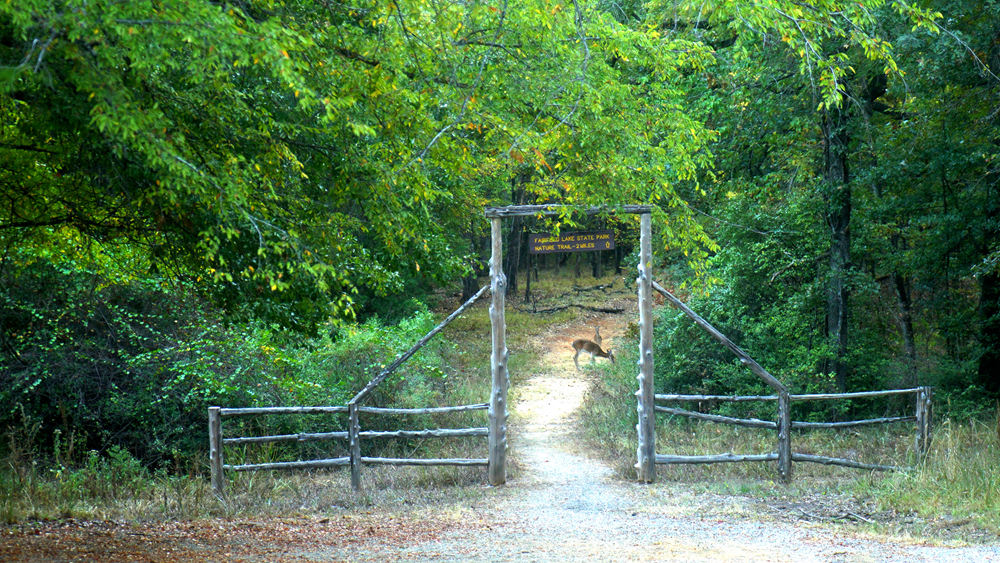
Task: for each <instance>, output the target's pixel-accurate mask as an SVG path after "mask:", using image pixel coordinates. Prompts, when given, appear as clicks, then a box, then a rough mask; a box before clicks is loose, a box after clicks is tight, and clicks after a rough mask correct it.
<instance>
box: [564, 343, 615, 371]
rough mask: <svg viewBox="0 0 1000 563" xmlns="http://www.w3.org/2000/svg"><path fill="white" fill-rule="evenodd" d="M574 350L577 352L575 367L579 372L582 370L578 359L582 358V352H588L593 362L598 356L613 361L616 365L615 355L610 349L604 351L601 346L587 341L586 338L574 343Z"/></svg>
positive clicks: (574, 360)
mask: <svg viewBox="0 0 1000 563" xmlns="http://www.w3.org/2000/svg"><path fill="white" fill-rule="evenodd" d="M573 349H574V350H576V354H574V355H573V365H575V366H576V369H577V371H579V370H580V362H579V361H578V360H577V358H579V357H580V352H588V353H589V354H590V361H591V362H593V361H594V360H595V359H596V358H597V357H598V356H600V357H601V358H607V359H609V360H611V363H615V355H614V353H613V352H612V351H611V350H610V349H609V350H608V351H606V352H605V351H604V350H602V349H601V346H600V345H599V344H597V343H596V342H594V341H593V340H587V339H586V338H577V339H576V340H574V341H573Z"/></svg>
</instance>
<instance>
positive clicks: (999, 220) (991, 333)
mask: <svg viewBox="0 0 1000 563" xmlns="http://www.w3.org/2000/svg"><path fill="white" fill-rule="evenodd" d="M987 60H988V61H989V66H990V69H991V70H992V71H993V72H994V73H997V72H1000V28H995V30H994V33H993V44H992V46H991V48H990V50H989V58H988V59H987ZM993 89H994V93H996V89H997V84H996V83H994V84H993ZM995 99H996V96H994V100H995ZM993 116H994V117H993V123H994V125H995V126H1000V117H998V116H997V114H996V112H994V113H993ZM997 129H998V128H997V127H995V128H994V130H995V131H996V130H997ZM993 143H994V145H1000V137H994V138H993ZM995 170H996V169H994V171H992V172H991V173H990V174H989V175H988V177H987V178H985V180H986V182H985V185H986V202H987V203H986V205H987V207H986V221H985V225H986V228H985V232H984V233H983V243H982V249H983V251H982V252H983V256H988V255H989V254H990V253H991V252H995V251H996V250H997V248H998V244H1000V202H998V201H997V198H998V197H1000V173H997V172H996V171H995ZM979 342H980V343H981V345H982V348H983V354H982V355H981V356H980V357H979V368H978V370H977V374H976V375H977V376H978V377H977V379H978V381H979V384H980V385H982V386H983V388H984V389H985V390H986V392H987V393H989V394H990V395H991V396H992V397H994V398H1000V271H998V270H996V269H994V270H992V271H990V272H987V273H985V274H983V275H981V276H979Z"/></svg>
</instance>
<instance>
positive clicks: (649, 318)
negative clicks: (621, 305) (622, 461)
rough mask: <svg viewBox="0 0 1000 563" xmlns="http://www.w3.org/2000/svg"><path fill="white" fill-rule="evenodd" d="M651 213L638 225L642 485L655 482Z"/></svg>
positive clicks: (639, 463)
mask: <svg viewBox="0 0 1000 563" xmlns="http://www.w3.org/2000/svg"><path fill="white" fill-rule="evenodd" d="M650 219H651V218H650V214H649V213H643V214H642V215H640V225H639V279H638V280H636V281H637V285H638V286H639V375H638V376H637V378H638V380H639V390H638V391H637V392H636V398H637V399H638V404H637V406H636V411H637V412H638V415H639V416H638V418H639V420H638V422H637V423H636V425H635V429H636V433H637V434H638V447H637V448H636V457H637V458H638V459H637V461H636V464H635V467H636V469H637V470H638V476H639V481H642V482H644V483H652V482H653V481H655V480H656V435H655V433H656V427H655V425H656V413H655V411H654V409H653V399H654V397H653V299H652V297H653V295H652V294H653V290H652V283H653V271H652V270H653V251H652V240H651V238H652V236H651V234H650V231H651V230H652V229H651V220H650Z"/></svg>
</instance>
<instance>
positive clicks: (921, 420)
mask: <svg viewBox="0 0 1000 563" xmlns="http://www.w3.org/2000/svg"><path fill="white" fill-rule="evenodd" d="M894 395H915V397H916V399H915V401H914V403H915V410H914V414H913V415H910V416H893V417H883V418H869V419H863V420H850V421H843V422H799V421H791V428H792V429H793V430H795V429H823V428H825V429H841V428H854V427H858V426H872V425H879V424H892V423H898V422H915V423H916V436H915V438H914V450H915V451H916V452H917V455H918V458H922V457H923V456H924V455H925V454H926V452H927V448H928V446H929V444H930V437H931V436H930V430H931V424H930V418H931V397H932V389H931V388H930V387H915V388H912V389H891V390H886V391H862V392H857V393H828V394H809V395H789V396H788V398H789V400H790V401H815V400H836V399H858V398H872V397H888V396H894ZM655 399H656V400H657V401H660V402H675V401H718V402H743V401H777V400H778V399H779V396H778V395H748V396H727V395H660V394H657V395H655ZM654 409H655V410H656V412H659V413H665V414H670V415H675V416H682V417H687V418H692V419H696V420H704V421H708V422H715V423H720V424H728V425H733V426H744V427H750V428H764V429H768V430H778V427H779V424H778V422H776V421H773V420H761V419H756V418H734V417H729V416H722V415H717V414H707V413H700V412H695V411H690V410H685V409H678V408H673V407H665V406H660V405H656V406H655V407H654ZM782 440H783V441H784V442H785V443H781V442H782ZM790 441H791V435H790V433H789V434H784V435H781V434H779V444H778V450H782V449H787V450H789V451H790V452H791V454H790V461H808V462H812V463H820V464H824V465H839V466H843V467H853V468H856V469H867V470H872V471H891V470H898V469H900V467H899V466H896V465H884V464H877V463H862V462H860V461H857V460H853V459H845V458H837V457H827V456H821V455H813V454H806V453H800V452H794V451H791V444H790ZM777 460H778V453H777V451H775V452H770V453H765V454H733V453H724V454H715V455H659V454H657V456H656V463H659V464H674V463H725V462H742V461H777ZM790 470H791V467H790V466H789V471H790Z"/></svg>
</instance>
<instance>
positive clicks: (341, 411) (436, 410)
mask: <svg viewBox="0 0 1000 563" xmlns="http://www.w3.org/2000/svg"><path fill="white" fill-rule="evenodd" d="M488 289H490V286H488V285H487V286H483V287H482V288H481V289H480V290H479V291H478V292H477V293H476V294H475V295H473V296H472V297H471V298H470V299H469V300H468V301H466V302H465V303H463V304H462V306H461V307H459V308H458V309H456V310H455V311H454V312H453V313H452V314H450V315H448V317H447V318H446V319H445V320H444V321H442V322H441V324H439V325H437V326H436V327H434V328H433V329H431V331H430V332H428V333H427V334H426V335H424V337H423V338H421V339H420V340H419V341H417V343H416V344H414V345H413V347H411V348H410V349H409V350H407V351H406V352H405V353H404V354H402V355H400V356H399V357H398V358H396V360H395V361H393V362H392V363H391V364H390V365H389V366H387V367H386V368H385V369H383V370H382V371H381V372H380V373H379V374H378V375H377V376H376V377H375V378H374V379H372V380H371V381H370V382H368V384H367V385H365V387H364V388H363V389H362V390H361V391H359V392H358V393H357V394H356V395H355V396H354V398H352V399H351V400H350V401H349V402H348V403H347V405H337V406H305V407H257V408H223V407H209V409H208V435H209V462H210V465H211V473H212V490H213V491H214V492H215V493H216V494H217V495H222V494H223V493H224V491H225V487H226V478H225V471H227V470H230V471H257V470H278V469H320V468H329V467H341V466H349V467H350V468H351V485H352V486H353V487H354V488H355V489H359V488H360V487H361V468H362V466H363V465H366V464H367V465H420V466H433V465H452V466H490V467H492V465H493V463H496V462H495V461H492V460H491V459H490V458H471V457H470V458H387V457H372V456H365V455H363V453H362V448H361V444H362V441H363V440H373V439H387V438H455V437H488V438H489V441H490V443H491V444H492V443H493V442H494V441H496V440H495V438H494V437H493V435H492V434H491V427H492V426H494V425H493V424H492V423H491V425H490V426H489V427H475V428H438V429H423V430H367V431H362V430H361V423H360V415H361V414H362V413H365V414H370V415H432V414H442V413H456V412H466V411H478V410H490V412H491V413H492V410H491V409H490V405H489V404H488V403H479V404H472V405H458V406H444V407H429V408H414V409H400V408H381V407H372V406H363V405H362V402H363V401H364V400H365V398H367V397H368V396H369V395H370V394H371V392H372V391H373V390H374V389H375V388H376V387H378V385H379V384H380V383H382V382H383V381H385V379H386V378H387V377H389V375H391V374H392V373H393V372H395V371H396V370H397V369H398V368H399V367H400V366H401V365H402V364H403V363H404V362H405V361H406V360H408V359H409V358H410V357H412V356H413V355H414V354H415V353H416V352H417V351H418V350H419V349H420V348H422V347H423V346H424V345H425V344H427V343H428V342H429V341H430V340H431V338H433V337H434V335H436V334H437V333H439V332H441V330H442V329H444V327H446V326H447V325H448V324H449V323H451V322H452V321H453V320H455V319H456V318H458V316H459V315H461V314H462V313H463V312H464V311H465V310H466V309H468V308H469V307H470V306H472V304H473V303H475V302H476V301H478V300H479V298H480V297H482V296H483V295H484V294H485V293H486V290H488ZM501 298H502V296H501ZM495 299H496V295H495V294H494V300H495ZM282 414H286V415H287V414H335V415H345V414H346V415H347V430H346V431H340V432H316V433H297V434H283V435H274V436H235V437H225V436H224V434H223V428H222V419H223V418H224V417H232V416H248V415H282ZM491 418H492V414H491ZM313 440H343V441H346V442H347V451H348V455H346V456H342V457H336V458H328V459H310V460H300V461H281V462H273V463H248V464H239V465H230V464H226V463H224V453H223V449H224V447H225V446H227V445H239V444H261V443H269V442H287V441H297V442H305V441H313Z"/></svg>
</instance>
